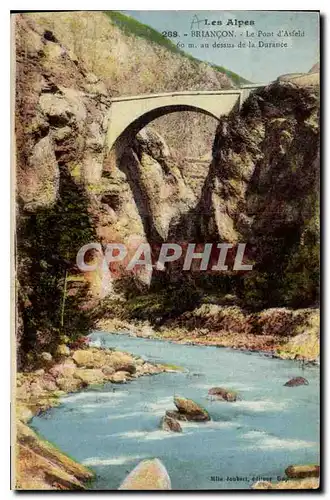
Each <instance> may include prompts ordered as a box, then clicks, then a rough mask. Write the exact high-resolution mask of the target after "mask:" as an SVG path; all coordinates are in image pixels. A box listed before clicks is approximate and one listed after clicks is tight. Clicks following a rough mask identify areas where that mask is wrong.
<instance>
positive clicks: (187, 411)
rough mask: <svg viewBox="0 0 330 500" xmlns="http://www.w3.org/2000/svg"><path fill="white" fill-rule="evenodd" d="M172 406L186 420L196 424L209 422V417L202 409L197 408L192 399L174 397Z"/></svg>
mask: <svg viewBox="0 0 330 500" xmlns="http://www.w3.org/2000/svg"><path fill="white" fill-rule="evenodd" d="M174 404H175V406H176V407H177V409H178V410H179V413H182V414H183V415H184V416H185V417H186V418H187V420H195V421H196V422H203V421H206V420H210V415H209V414H208V412H207V411H206V410H204V408H202V407H201V406H199V405H198V404H197V403H195V401H193V400H192V399H186V398H180V397H178V396H175V397H174Z"/></svg>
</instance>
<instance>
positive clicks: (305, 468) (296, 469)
mask: <svg viewBox="0 0 330 500" xmlns="http://www.w3.org/2000/svg"><path fill="white" fill-rule="evenodd" d="M285 474H286V475H287V476H288V477H290V478H293V479H303V478H305V477H319V475H320V466H319V465H290V466H289V467H287V468H286V469H285Z"/></svg>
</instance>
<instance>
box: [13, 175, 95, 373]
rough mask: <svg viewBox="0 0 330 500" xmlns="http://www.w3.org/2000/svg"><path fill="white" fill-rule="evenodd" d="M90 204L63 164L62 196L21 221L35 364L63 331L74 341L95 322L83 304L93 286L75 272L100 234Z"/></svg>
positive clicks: (28, 344) (23, 285)
mask: <svg viewBox="0 0 330 500" xmlns="http://www.w3.org/2000/svg"><path fill="white" fill-rule="evenodd" d="M87 208H88V202H87V199H86V195H85V193H84V190H83V188H81V187H79V186H77V185H76V184H75V182H74V181H73V179H72V177H71V176H70V174H68V172H67V171H65V170H64V169H63V170H62V171H61V178H60V186H59V197H58V201H57V202H56V203H55V204H54V205H53V206H52V207H49V208H47V209H40V210H38V211H37V212H36V213H34V214H32V215H30V216H28V217H26V218H21V219H20V221H19V227H18V230H17V245H18V253H19V255H20V262H21V263H24V266H22V265H21V266H20V268H19V273H18V280H19V287H18V299H19V307H20V309H21V315H22V318H23V335H22V339H21V349H22V351H23V352H22V353H21V354H22V356H23V358H24V357H25V359H26V361H27V362H30V363H32V364H33V359H32V358H33V357H35V358H37V355H38V350H40V349H41V350H43V351H50V352H54V351H55V350H56V347H57V345H58V344H59V343H60V342H61V339H62V338H63V336H67V337H68V338H69V339H70V340H71V341H73V340H75V339H76V338H77V337H79V336H81V335H84V334H86V333H87V332H88V331H89V330H90V328H91V327H92V319H91V315H90V314H89V313H88V312H87V311H85V310H83V309H82V308H81V305H82V304H83V303H84V302H86V292H87V285H86V284H85V283H82V282H81V281H80V280H78V279H76V278H75V277H74V276H75V275H74V269H75V259H76V254H77V251H78V250H79V248H81V246H82V245H84V244H86V243H89V242H90V241H93V240H94V239H95V234H94V229H93V225H92V221H91V220H90V216H89V214H88V210H87ZM31 353H33V356H32V358H31Z"/></svg>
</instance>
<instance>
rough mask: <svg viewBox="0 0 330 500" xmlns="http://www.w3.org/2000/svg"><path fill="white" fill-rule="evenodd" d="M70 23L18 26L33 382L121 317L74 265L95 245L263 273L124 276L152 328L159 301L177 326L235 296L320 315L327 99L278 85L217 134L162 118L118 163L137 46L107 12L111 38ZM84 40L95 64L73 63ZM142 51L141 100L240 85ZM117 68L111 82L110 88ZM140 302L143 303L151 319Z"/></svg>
mask: <svg viewBox="0 0 330 500" xmlns="http://www.w3.org/2000/svg"><path fill="white" fill-rule="evenodd" d="M63 16H64V17H63ZM66 16H68V17H66ZM70 16H71V14H70V13H59V14H58V15H52V16H50V14H46V13H42V14H33V15H27V14H26V15H17V16H16V23H15V36H16V59H17V65H16V103H15V104H16V122H15V127H16V131H15V138H16V187H17V196H16V202H17V218H16V226H17V227H16V231H17V233H16V238H17V280H18V286H17V303H18V314H17V342H18V353H19V367H28V366H29V364H30V363H33V356H34V355H38V354H39V353H40V352H42V351H45V350H46V351H51V352H52V351H53V350H56V347H57V345H58V344H59V343H61V342H62V341H63V337H69V339H70V341H72V342H73V341H75V339H76V337H77V336H79V335H82V334H83V333H84V332H87V331H89V329H90V328H91V327H92V325H93V324H94V321H95V319H96V318H97V315H100V314H104V307H105V308H107V307H109V306H108V305H107V303H106V301H105V302H104V304H103V306H102V307H103V309H102V307H101V304H100V300H99V298H100V297H99V290H100V281H102V277H100V276H99V275H98V274H97V273H96V274H95V275H88V276H87V275H85V276H84V279H82V277H81V275H80V273H78V270H77V268H76V265H75V258H76V254H77V251H78V250H79V248H80V247H81V246H82V245H83V244H85V243H90V242H91V241H100V242H101V243H102V244H106V243H109V242H123V243H125V244H127V245H128V247H129V249H130V252H133V251H134V249H135V248H136V246H137V245H138V244H139V243H140V242H150V243H151V244H154V245H156V246H157V244H160V243H161V242H163V241H166V240H169V241H180V242H182V241H184V242H188V241H192V242H198V243H200V244H203V243H204V242H212V241H215V242H221V241H226V242H230V243H233V244H234V245H235V244H236V243H237V242H239V241H245V242H247V243H248V249H249V255H248V257H249V259H250V260H251V261H253V262H255V265H254V271H253V272H252V273H249V274H248V275H245V276H242V275H235V276H233V275H232V274H231V273H224V274H222V275H221V276H214V275H212V274H207V275H206V276H203V277H202V278H201V277H199V278H198V279H197V277H196V276H194V275H189V276H184V277H183V276H181V275H180V273H178V271H177V269H176V268H174V269H170V270H169V271H170V272H169V273H165V276H164V273H163V274H162V273H161V274H160V275H154V276H151V275H150V273H149V274H148V273H145V272H141V273H139V274H138V275H137V276H135V277H134V283H132V280H130V279H129V277H128V276H126V275H125V273H123V272H120V273H119V276H118V277H119V278H120V280H118V282H119V283H120V282H121V285H122V286H121V290H120V291H121V292H124V294H126V295H127V294H129V295H131V296H132V295H133V296H134V294H137V295H139V294H141V293H146V294H147V296H148V297H147V300H148V301H149V302H150V303H152V304H153V308H152V311H154V312H152V313H151V316H153V317H154V319H156V315H155V311H156V310H157V311H158V309H157V304H158V302H157V301H158V300H159V292H160V293H161V294H163V296H162V297H165V302H166V307H165V308H164V307H163V306H164V303H163V302H162V301H161V306H162V307H160V308H159V310H160V311H162V312H161V313H160V314H164V316H165V318H167V319H168V315H169V316H171V314H172V313H173V304H174V303H176V304H180V306H181V309H180V311H179V312H180V314H181V313H183V312H184V310H185V308H187V309H188V310H189V309H192V308H194V307H198V306H199V305H200V303H201V300H206V299H207V297H208V296H210V295H212V297H213V298H212V300H216V303H220V302H221V300H222V299H223V297H224V296H226V294H228V293H230V294H232V299H231V300H232V301H233V302H234V303H235V304H238V305H239V306H243V307H249V308H252V309H253V308H257V309H260V308H262V307H266V306H278V305H281V306H282V305H286V306H292V307H307V306H311V305H313V306H314V305H316V304H317V298H318V232H319V228H318V224H319V223H318V208H317V206H318V168H319V167H318V135H319V121H318V86H317V85H310V84H308V85H306V82H305V83H304V84H303V85H301V84H299V85H298V84H297V82H294V81H280V82H276V83H274V84H273V85H270V86H268V87H265V89H263V90H259V91H258V92H256V93H254V94H253V95H251V96H250V98H249V99H248V100H247V101H246V103H245V105H244V107H243V109H242V110H241V112H240V113H232V114H231V115H230V116H228V117H222V118H221V120H220V121H219V123H218V125H217V122H216V121H215V120H213V119H210V120H211V122H212V123H211V122H209V121H208V120H209V118H207V119H206V118H205V117H201V118H199V117H198V114H196V113H187V114H186V113H182V114H181V115H182V116H178V115H180V113H174V114H173V115H175V116H171V117H162V118H160V119H158V120H155V123H153V124H152V126H151V127H147V128H145V129H143V130H142V131H140V133H139V134H138V135H137V137H136V139H135V140H134V142H133V143H132V144H129V145H126V146H125V148H124V150H123V151H122V153H123V154H121V155H120V157H119V158H114V157H113V155H112V154H108V152H107V151H106V149H105V147H104V144H105V134H106V130H107V126H108V123H107V115H108V110H109V108H110V106H111V96H112V95H118V92H120V91H122V92H123V93H128V94H129V93H131V92H132V91H133V89H131V88H129V87H125V86H122V87H121V85H124V82H128V81H129V78H128V76H129V75H132V72H133V70H134V71H135V70H136V68H135V69H134V68H132V67H131V65H128V66H127V68H128V69H127V71H129V72H130V73H129V75H127V74H126V73H125V72H123V75H122V81H120V82H118V78H119V75H117V74H114V73H113V72H114V71H117V69H115V67H116V66H113V57H115V54H116V53H118V54H119V56H118V57H120V58H121V59H120V61H121V64H122V65H125V64H126V63H127V57H128V56H127V54H128V52H127V51H124V50H123V48H124V47H126V48H127V46H129V47H131V44H132V37H131V35H127V33H124V34H123V33H122V32H121V33H119V31H118V30H119V28H118V26H114V25H113V23H109V20H107V19H104V16H103V14H101V13H100V14H97V15H96V17H97V22H98V23H99V26H100V29H101V28H102V29H101V32H100V33H101V34H100V36H99V37H98V36H97V34H95V32H94V31H93V30H91V29H89V28H90V26H91V25H90V24H89V22H88V19H89V17H88V16H87V13H86V15H85V14H84V13H82V14H80V13H79V16H77V20H78V21H79V22H78V21H77V24H76V25H75V26H73V27H72V26H71V24H72V22H73V20H72V18H71V17H70ZM86 16H87V17H86ZM102 16H103V17H102ZM69 21H70V22H69ZM105 21H106V22H105ZM68 23H69V24H68ZM65 26H67V27H68V26H71V27H72V29H70V30H67V31H66V30H65V29H64V28H65ZM93 26H95V23H93ZM88 27H89V28H88ZM87 28H88V29H87ZM78 35H79V36H78ZM117 35H118V36H119V35H120V42H121V48H122V51H120V50H119V47H118V46H117V45H116V50H115V49H113V50H112V52H111V58H112V59H111V61H112V63H111V64H110V62H109V61H108V62H107V60H106V55H105V54H106V52H105V46H106V44H107V43H108V42H109V40H113V39H114V37H116V36H117ZM60 36H61V38H60ZM82 36H86V37H87V38H86V39H87V42H86V52H85V53H83V52H82V51H81V50H78V49H77V47H79V43H80V42H79V41H80V40H81V37H82ZM63 40H64V42H65V43H64V42H63ZM134 40H135V43H137V39H136V37H135V39H134ZM78 42H79V43H78ZM118 43H119V42H118ZM138 43H139V44H140V43H141V47H143V52H144V54H148V58H149V59H150V61H151V62H152V71H149V72H148V71H147V69H146V68H145V67H143V71H142V73H141V74H140V75H139V79H138V80H137V81H136V82H135V87H134V89H135V91H134V92H135V93H138V92H141V93H142V92H146V91H150V89H151V88H152V89H156V90H158V91H160V90H161V91H172V90H178V89H181V88H184V89H185V90H186V89H187V88H191V89H196V88H203V89H204V90H205V86H206V88H207V89H215V88H219V86H220V87H224V88H228V87H231V86H233V85H234V83H233V82H232V81H231V80H230V78H229V77H228V76H227V75H224V74H220V73H219V72H216V71H215V70H214V69H213V68H209V67H208V68H205V65H203V64H202V65H201V66H198V65H197V66H196V64H197V63H196V62H191V61H189V60H185V59H184V58H183V56H181V55H178V54H175V55H173V54H170V55H168V54H167V53H166V51H165V53H166V57H167V59H164V57H165V53H164V50H165V49H164V48H159V47H155V46H154V45H153V44H152V43H151V42H147V41H145V40H139V39H138ZM77 44H78V45H77ZM141 47H140V49H141ZM74 48H75V49H76V52H77V51H78V53H79V57H78V56H77V54H76V53H75V52H74V50H73V49H74ZM92 49H93V50H92ZM94 49H95V51H96V53H97V54H98V59H97V61H96V62H95V64H94V63H93V57H92V55H93V54H94ZM140 49H139V50H137V52H139V51H140ZM141 50H142V49H141ZM123 54H124V55H123ZM125 54H126V55H125ZM132 60H133V59H132ZM161 60H162V64H164V61H167V62H168V66H166V68H167V70H165V69H166V68H163V69H164V71H163V69H162V73H161V74H162V75H163V74H164V81H162V82H161V81H160V79H159V78H158V80H157V81H158V84H157V85H158V86H156V87H154V86H152V85H153V84H152V82H153V81H154V76H152V75H153V74H154V73H153V70H154V69H155V68H157V64H158V63H159V62H160V61H161ZM106 63H107V64H108V66H106V67H107V68H108V70H109V71H110V70H111V71H112V73H111V71H110V73H109V74H110V76H111V78H110V77H109V78H107V79H104V74H102V68H103V66H102V65H104V64H106ZM142 66H143V65H142V62H141V68H142ZM120 67H122V66H120ZM125 67H126V66H125ZM180 68H181V69H180ZM92 70H93V72H92ZM180 71H182V73H180ZM218 73H219V74H218ZM159 74H160V73H159V67H158V72H157V75H159ZM116 75H117V76H116ZM205 75H206V76H207V75H208V76H209V78H207V79H206V80H207V81H206V80H205V78H206V76H205ZM148 79H149V80H148ZM148 82H149V83H148ZM148 85H149V87H148ZM150 85H151V87H150ZM159 85H160V86H159ZM180 85H181V86H180ZM192 115H194V116H192ZM203 120H206V121H205V122H204V121H203ZM156 122H157V123H156ZM184 123H185V124H186V126H183V124H184ZM216 126H217V130H216V133H215V139H214V143H213V154H212V160H211V162H210V163H209V162H208V161H207V158H208V154H207V150H208V148H209V147H210V146H211V143H212V142H213V136H214V130H215V127H216ZM160 132H161V134H160ZM164 137H165V139H164ZM195 139H196V140H195ZM189 148H190V149H189ZM189 152H190V153H189ZM188 154H191V156H192V157H195V158H197V159H198V158H199V159H201V157H203V155H204V161H202V162H201V163H195V164H193V163H189V162H187V155H188ZM205 159H206V161H205ZM192 166H193V168H192ZM150 288H151V290H150ZM150 292H152V293H155V294H156V296H155V295H152V293H150ZM182 292H183V293H182ZM157 294H158V295H157ZM182 297H184V300H182ZM214 297H215V299H214ZM50 298H51V300H50ZM142 299H143V300H142ZM142 299H140V298H139V297H137V301H140V300H141V304H142V308H143V310H144V312H145V313H146V314H148V306H147V305H146V302H145V301H144V298H143V297H142ZM162 300H163V299H162ZM141 304H139V303H138V304H137V306H138V309H139V307H140V305H141ZM168 306H170V307H169V308H168ZM110 307H112V305H111V306H110ZM168 310H169V311H170V312H168ZM158 315H159V313H158V312H157V317H158ZM147 317H148V315H147Z"/></svg>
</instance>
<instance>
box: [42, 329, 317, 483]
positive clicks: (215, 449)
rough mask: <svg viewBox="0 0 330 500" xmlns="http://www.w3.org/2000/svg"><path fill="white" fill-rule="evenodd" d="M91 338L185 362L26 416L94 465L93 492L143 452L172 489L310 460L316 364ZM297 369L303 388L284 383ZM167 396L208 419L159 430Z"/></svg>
mask: <svg viewBox="0 0 330 500" xmlns="http://www.w3.org/2000/svg"><path fill="white" fill-rule="evenodd" d="M91 339H92V340H93V342H94V343H95V344H96V345H100V344H102V345H105V346H107V347H115V348H118V350H119V349H120V350H123V351H128V352H131V353H133V354H137V355H140V356H142V357H144V358H145V359H148V360H150V361H154V362H160V363H173V364H176V365H180V366H182V367H183V368H184V369H185V372H183V373H162V374H159V375H155V376H146V377H141V378H139V379H136V380H134V381H132V382H130V383H129V384H123V385H118V384H111V383H108V384H105V385H103V386H101V387H94V388H89V389H87V390H84V391H82V392H80V393H76V394H70V395H67V396H66V397H63V398H62V404H61V405H60V406H59V407H57V408H53V409H51V410H50V411H48V412H47V413H45V414H43V415H41V416H38V417H35V418H33V420H32V426H33V427H34V428H35V429H36V430H37V431H38V432H40V433H41V434H42V435H43V436H44V437H45V438H47V439H48V440H50V441H52V442H53V443H55V444H56V445H57V446H59V447H60V448H61V449H62V450H63V451H65V452H66V453H68V454H70V455H71V456H73V457H75V458H76V459H77V460H78V461H80V462H82V463H84V464H86V465H88V466H89V467H90V468H91V469H93V470H94V471H95V472H96V474H97V477H96V480H95V481H94V483H93V485H92V486H91V487H92V488H93V489H117V488H118V486H119V485H120V483H121V481H122V480H123V479H124V477H125V476H126V475H127V473H128V472H130V471H131V470H132V469H133V467H135V465H136V464H137V463H138V462H139V461H140V460H142V459H144V458H150V457H158V458H160V459H161V460H162V461H163V463H164V464H165V466H166V468H167V470H168V472H169V475H170V477H171V481H172V488H173V489H178V490H184V489H193V490H195V489H231V488H249V487H250V485H251V484H252V483H253V482H255V481H256V480H258V479H260V478H261V477H262V478H272V480H273V481H276V480H277V476H281V477H283V475H284V469H285V468H286V467H287V466H288V465H290V464H298V463H317V462H319V458H318V441H319V368H318V367H316V366H305V367H304V368H303V367H302V366H301V365H300V364H298V363H297V362H294V361H286V360H279V359H272V358H269V357H266V356H263V355H261V354H258V353H249V352H242V351H237V350H233V349H227V348H216V347H205V346H203V347H202V346H189V345H178V344H174V343H169V342H162V341H157V340H150V339H141V338H134V337H129V336H127V335H115V334H112V335H109V334H103V333H100V332H96V333H93V334H92V335H91ZM296 376H303V377H305V378H307V379H308V381H309V385H306V386H300V387H284V386H283V384H284V383H285V382H286V381H287V380H288V379H290V378H292V377H296ZM212 386H223V387H226V388H230V389H234V390H237V391H239V393H240V395H241V398H242V399H241V400H240V401H237V402H235V403H227V402H221V401H211V400H210V399H209V398H208V396H207V392H208V389H209V388H210V387H212ZM175 394H176V395H180V396H185V397H187V398H191V399H194V400H195V401H197V402H198V403H200V404H201V405H202V406H204V407H205V408H206V409H207V410H208V411H209V413H210V415H211V417H212V421H211V422H207V423H185V422H183V423H182V427H183V432H182V434H177V433H168V432H165V431H161V430H160V428H159V422H160V419H161V417H162V416H163V415H164V413H165V410H167V409H174V405H173V395H175ZM212 477H213V479H212ZM215 479H216V480H215Z"/></svg>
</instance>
